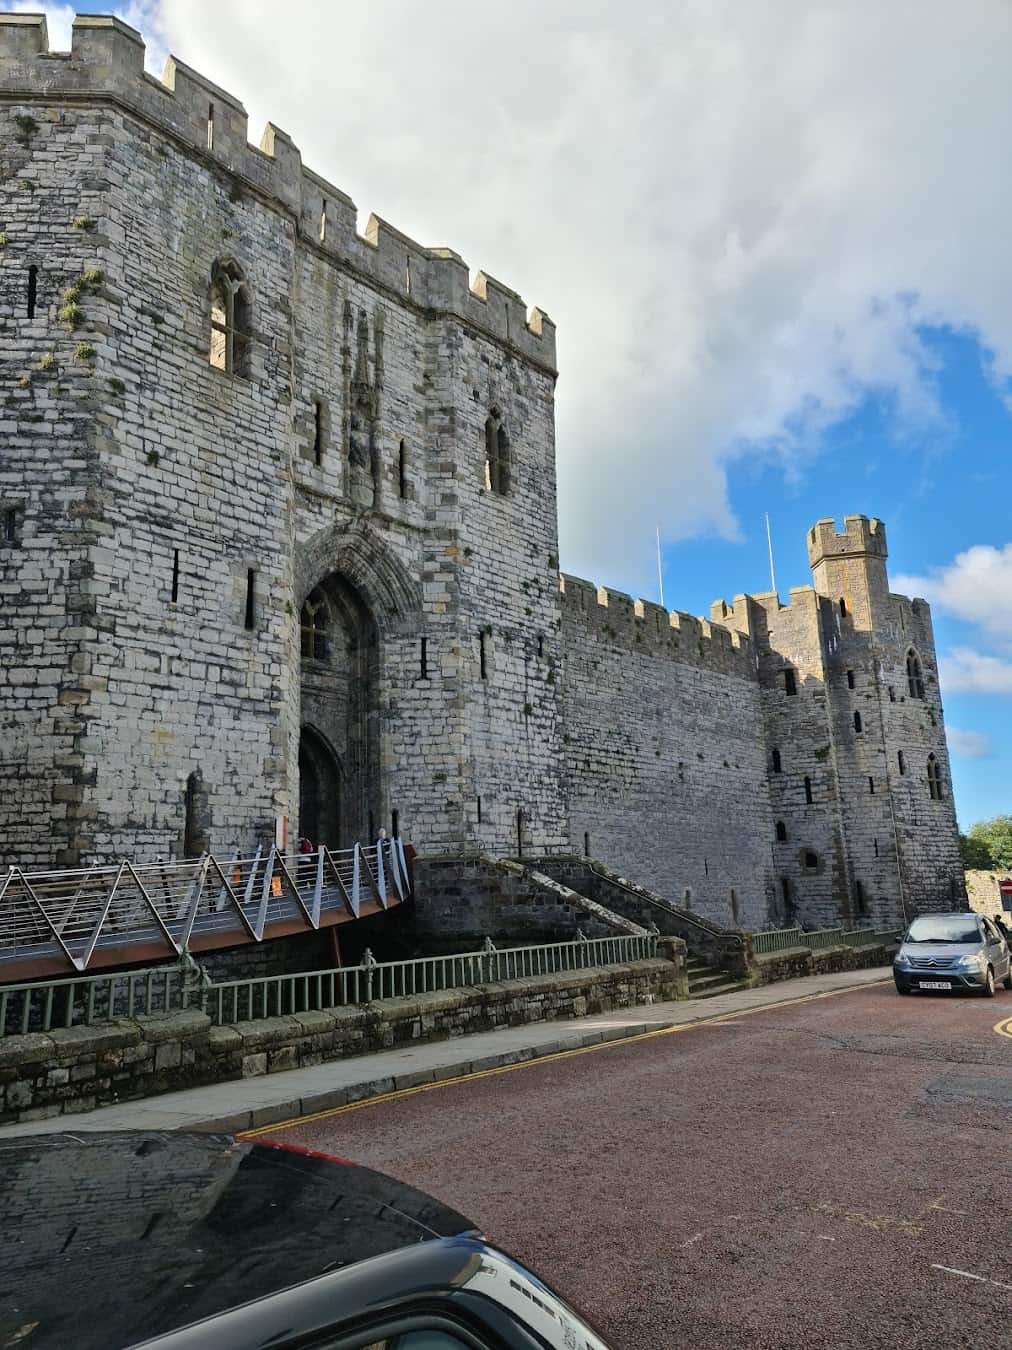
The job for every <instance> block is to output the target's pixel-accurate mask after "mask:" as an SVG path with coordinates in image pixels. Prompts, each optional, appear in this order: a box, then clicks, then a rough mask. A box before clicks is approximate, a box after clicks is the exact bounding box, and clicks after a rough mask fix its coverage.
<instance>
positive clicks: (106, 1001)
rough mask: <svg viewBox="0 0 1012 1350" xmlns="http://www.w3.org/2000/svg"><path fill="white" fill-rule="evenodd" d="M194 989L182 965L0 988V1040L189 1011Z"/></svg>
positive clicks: (190, 973) (0, 986)
mask: <svg viewBox="0 0 1012 1350" xmlns="http://www.w3.org/2000/svg"><path fill="white" fill-rule="evenodd" d="M193 987H194V979H193V972H192V969H190V968H183V967H180V966H178V965H175V966H160V967H157V968H155V969H150V970H134V971H119V972H116V973H115V974H109V975H88V976H84V977H82V978H81V979H79V980H53V981H51V982H49V983H47V984H4V985H0V1037H3V1036H16V1035H18V1034H20V1035H25V1034H26V1033H27V1032H30V1031H52V1030H53V1029H54V1028H56V1027H73V1026H90V1025H91V1024H92V1023H94V1022H112V1021H115V1020H116V1018H118V1017H137V1016H140V1015H141V1014H144V1015H149V1014H151V1013H164V1012H176V1011H178V1010H179V1009H180V1008H185V1007H188V1006H190V1000H191V997H192V990H193Z"/></svg>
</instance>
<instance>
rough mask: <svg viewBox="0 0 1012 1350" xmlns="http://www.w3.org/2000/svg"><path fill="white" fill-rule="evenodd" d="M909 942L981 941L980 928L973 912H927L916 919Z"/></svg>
mask: <svg viewBox="0 0 1012 1350" xmlns="http://www.w3.org/2000/svg"><path fill="white" fill-rule="evenodd" d="M906 940H907V942H979V941H980V929H979V928H978V926H977V920H976V919H975V918H974V917H973V915H972V914H968V915H966V917H965V918H964V916H963V915H962V914H926V915H923V916H922V917H921V918H919V919H915V920H914V921H913V923H912V924H911V925H910V931H909V932H908V933H907V936H906Z"/></svg>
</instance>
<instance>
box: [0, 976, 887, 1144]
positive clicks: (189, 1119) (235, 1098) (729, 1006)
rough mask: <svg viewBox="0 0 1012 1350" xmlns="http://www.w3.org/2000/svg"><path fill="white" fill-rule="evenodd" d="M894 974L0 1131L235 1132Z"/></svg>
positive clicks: (612, 1017)
mask: <svg viewBox="0 0 1012 1350" xmlns="http://www.w3.org/2000/svg"><path fill="white" fill-rule="evenodd" d="M888 979H889V970H888V968H887V967H885V966H881V967H875V968H873V969H871V970H848V971H842V972H840V973H838V974H833V975H810V976H806V977H805V978H803V979H797V980H784V981H783V982H782V983H780V984H770V985H763V986H762V987H760V988H758V989H745V990H739V991H737V992H735V993H732V994H721V995H718V996H717V997H715V998H707V999H686V1000H685V1001H684V1002H680V1003H654V1004H650V1005H647V1006H642V1007H638V1008H621V1009H618V1010H616V1011H615V1012H608V1013H601V1014H600V1015H599V1016H596V1017H579V1018H575V1019H567V1020H566V1021H564V1022H532V1023H529V1024H528V1025H526V1026H522V1027H511V1028H509V1029H507V1030H501V1031H486V1032H480V1033H478V1034H477V1035H474V1036H465V1037H456V1038H454V1039H452V1040H447V1041H430V1042H423V1043H421V1044H418V1045H411V1046H406V1047H404V1048H402V1049H397V1050H385V1051H381V1052H380V1053H378V1054H372V1055H358V1056H355V1057H353V1058H351V1059H341V1060H335V1061H333V1062H332V1063H329V1064H319V1065H316V1066H315V1067H313V1068H311V1069H291V1070H288V1071H287V1072H285V1073H275V1074H267V1075H264V1076H261V1077H258V1078H242V1079H238V1080H236V1081H233V1082H228V1083H215V1084H213V1085H212V1086H211V1087H201V1088H192V1089H190V1090H189V1091H187V1092H169V1093H166V1094H165V1095H164V1096H161V1097H147V1098H144V1099H143V1100H141V1101H130V1102H123V1103H122V1104H121V1105H117V1106H103V1107H100V1108H99V1110H97V1111H89V1112H87V1113H85V1114H80V1115H65V1116H55V1117H53V1118H52V1119H50V1120H33V1121H29V1122H26V1123H24V1124H19V1125H4V1126H2V1127H0V1137H5V1136H11V1135H17V1134H52V1133H54V1132H56V1131H60V1132H63V1131H72V1132H75V1133H77V1132H79V1131H81V1130H215V1131H220V1132H222V1133H227V1134H235V1133H239V1132H240V1131H242V1130H251V1129H256V1128H257V1127H259V1126H262V1125H273V1124H276V1123H277V1122H279V1121H282V1120H291V1119H292V1118H294V1117H296V1116H302V1115H308V1114H309V1113H310V1112H313V1111H326V1110H328V1109H329V1108H330V1107H333V1106H343V1105H345V1104H346V1103H347V1102H354V1101H361V1100H362V1099H364V1098H366V1097H375V1096H379V1095H380V1094H382V1093H386V1092H396V1091H398V1090H400V1089H402V1088H408V1087H417V1086H418V1085H419V1084H420V1083H431V1082H435V1081H437V1080H439V1079H443V1078H457V1077H460V1076H461V1075H464V1074H468V1073H478V1072H480V1071H482V1070H485V1069H493V1068H499V1067H501V1066H503V1065H507V1064H517V1063H519V1062H521V1061H523V1060H529V1059H539V1058H542V1057H543V1056H545V1055H552V1054H556V1053H558V1052H559V1051H561V1050H578V1049H580V1048H581V1047H583V1046H586V1045H596V1044H600V1043H601V1042H602V1041H619V1040H624V1039H626V1038H627V1037H629V1036H637V1035H641V1034H642V1033H643V1032H646V1031H658V1030H661V1029H662V1028H664V1027H673V1026H691V1025H692V1024H693V1023H695V1022H708V1021H712V1020H713V1019H715V1018H718V1017H727V1016H729V1015H731V1014H734V1013H741V1012H746V1011H747V1010H749V1009H751V1008H771V1007H775V1006H776V1005H777V1004H780V1003H790V1002H792V1001H793V1000H796V999H799V998H811V997H812V996H814V995H817V994H827V993H836V992H839V991H841V990H844V989H859V988H861V987H863V986H866V985H870V984H876V983H878V982H880V981H882V980H888Z"/></svg>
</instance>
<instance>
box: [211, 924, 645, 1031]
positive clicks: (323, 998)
mask: <svg viewBox="0 0 1012 1350" xmlns="http://www.w3.org/2000/svg"><path fill="white" fill-rule="evenodd" d="M656 955H657V935H656V934H652V933H648V934H644V935H643V936H636V935H624V936H622V937H606V938H584V939H581V940H579V941H577V942H552V943H546V944H543V945H541V946H534V947H506V948H503V949H502V950H497V949H496V948H495V947H493V946H492V945H491V943H488V944H486V946H485V948H483V950H481V951H478V952H458V953H454V954H453V955H451V956H424V957H420V958H418V959H417V960H413V961H385V962H378V961H373V960H371V958H370V955H369V953H368V952H367V953H366V958H365V959H364V961H363V963H362V964H361V965H358V966H342V967H340V968H338V969H335V970H321V971H314V972H312V973H310V974H304V975H268V976H261V977H259V978H258V979H253V980H230V981H228V982H226V983H224V984H215V985H212V986H211V987H210V989H208V990H207V994H206V999H205V1007H206V1009H207V1012H208V1013H209V1014H210V1017H211V1021H212V1022H213V1023H215V1024H216V1025H228V1024H230V1023H232V1022H244V1021H252V1020H256V1019H259V1018H263V1017H280V1016H285V1015H288V1014H291V1013H297V1012H312V1011H314V1010H316V1009H319V1008H338V1007H345V1006H350V1005H354V1004H358V1003H371V1002H373V1000H375V999H386V998H404V997H410V996H411V995H413V994H430V993H438V992H439V991H440V990H444V989H467V988H471V987H473V986H474V985H477V984H488V983H491V982H494V981H498V980H521V979H526V978H529V977H530V976H534V975H554V974H557V973H559V972H561V971H567V970H585V969H591V968H593V967H596V966H607V965H612V964H615V963H618V962H625V961H643V960H647V959H649V958H651V957H654V956H656Z"/></svg>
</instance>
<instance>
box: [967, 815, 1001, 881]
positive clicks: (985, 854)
mask: <svg viewBox="0 0 1012 1350" xmlns="http://www.w3.org/2000/svg"><path fill="white" fill-rule="evenodd" d="M960 850H961V852H962V853H963V860H964V865H965V866H967V867H989V868H994V867H998V868H1002V869H1008V868H1012V816H994V817H993V818H992V819H991V820H978V821H977V823H976V825H971V826H970V828H969V830H968V831H967V834H966V836H965V847H964V840H963V839H961V840H960ZM968 850H972V852H971V853H970V856H971V857H972V858H973V859H974V861H973V862H969V861H967V856H968ZM982 858H986V860H987V861H977V859H982Z"/></svg>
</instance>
